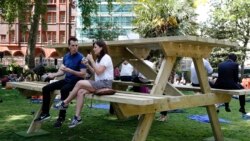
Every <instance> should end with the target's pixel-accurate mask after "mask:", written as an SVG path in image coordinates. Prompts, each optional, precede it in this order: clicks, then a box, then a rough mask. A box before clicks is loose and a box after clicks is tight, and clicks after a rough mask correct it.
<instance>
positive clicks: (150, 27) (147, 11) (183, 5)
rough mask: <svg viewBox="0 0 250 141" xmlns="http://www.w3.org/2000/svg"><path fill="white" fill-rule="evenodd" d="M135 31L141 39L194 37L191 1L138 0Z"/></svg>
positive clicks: (135, 9)
mask: <svg viewBox="0 0 250 141" xmlns="http://www.w3.org/2000/svg"><path fill="white" fill-rule="evenodd" d="M138 2H139V4H137V5H136V6H135V8H134V11H135V14H136V15H137V16H136V18H135V20H134V24H135V26H136V27H137V28H136V29H135V31H137V32H138V33H140V35H141V36H142V37H158V36H170V35H171V36H172V35H180V34H182V35H186V34H188V35H195V34H196V28H197V24H196V23H195V16H196V15H197V14H195V12H194V7H193V2H192V1H188V0H187V1H175V0H155V1H152V0H138Z"/></svg>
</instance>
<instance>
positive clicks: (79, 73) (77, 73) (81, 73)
mask: <svg viewBox="0 0 250 141" xmlns="http://www.w3.org/2000/svg"><path fill="white" fill-rule="evenodd" d="M60 70H61V71H62V72H64V73H65V72H68V73H71V74H73V75H75V76H78V77H81V78H85V76H86V69H85V68H82V69H80V71H75V70H72V69H70V68H68V67H65V66H63V67H61V68H60Z"/></svg>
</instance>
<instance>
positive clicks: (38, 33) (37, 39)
mask: <svg viewBox="0 0 250 141" xmlns="http://www.w3.org/2000/svg"><path fill="white" fill-rule="evenodd" d="M36 41H37V42H41V35H40V31H38V32H37V36H36Z"/></svg>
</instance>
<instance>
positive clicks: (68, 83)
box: [35, 37, 86, 127]
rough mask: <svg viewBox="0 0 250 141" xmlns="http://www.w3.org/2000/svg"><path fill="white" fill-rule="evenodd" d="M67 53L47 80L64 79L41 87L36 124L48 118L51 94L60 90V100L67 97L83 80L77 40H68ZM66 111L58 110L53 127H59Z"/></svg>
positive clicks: (84, 71) (84, 72) (84, 68)
mask: <svg viewBox="0 0 250 141" xmlns="http://www.w3.org/2000/svg"><path fill="white" fill-rule="evenodd" d="M68 45H69V47H68V48H69V52H68V53H67V54H66V55H65V56H64V57H63V64H62V65H61V67H60V69H59V70H58V71H57V72H56V73H49V74H48V77H49V78H55V77H58V76H62V75H64V74H65V78H64V79H62V80H59V81H56V82H53V83H51V84H48V85H46V86H44V87H43V90H42V93H43V104H42V113H41V114H40V116H39V117H38V118H37V119H35V121H36V122H41V121H44V120H47V119H49V118H50V114H49V110H50V100H51V92H53V91H54V90H58V89H59V90H60V93H61V100H64V99H66V98H67V97H68V95H69V92H70V91H71V90H72V89H73V88H74V86H75V84H76V82H77V81H79V80H81V79H83V78H84V77H85V75H86V66H85V65H84V64H82V63H81V61H82V59H83V55H82V54H81V53H79V52H78V45H77V39H76V38H75V37H71V38H69V40H68ZM65 116H66V110H60V112H59V117H58V119H57V121H56V122H55V124H54V127H61V126H62V123H63V122H64V120H65Z"/></svg>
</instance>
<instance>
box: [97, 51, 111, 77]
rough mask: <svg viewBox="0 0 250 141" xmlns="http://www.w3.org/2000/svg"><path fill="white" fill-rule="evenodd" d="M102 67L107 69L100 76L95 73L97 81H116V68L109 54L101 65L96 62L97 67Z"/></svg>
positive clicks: (104, 57)
mask: <svg viewBox="0 0 250 141" xmlns="http://www.w3.org/2000/svg"><path fill="white" fill-rule="evenodd" d="M100 65H102V66H105V68H106V69H105V70H104V72H103V73H102V74H100V75H97V74H96V73H95V81H99V80H114V67H113V63H112V60H111V57H110V56H109V55H108V54H105V55H104V56H103V57H102V59H101V61H100V62H99V63H98V62H97V61H96V66H97V67H99V66H100Z"/></svg>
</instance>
